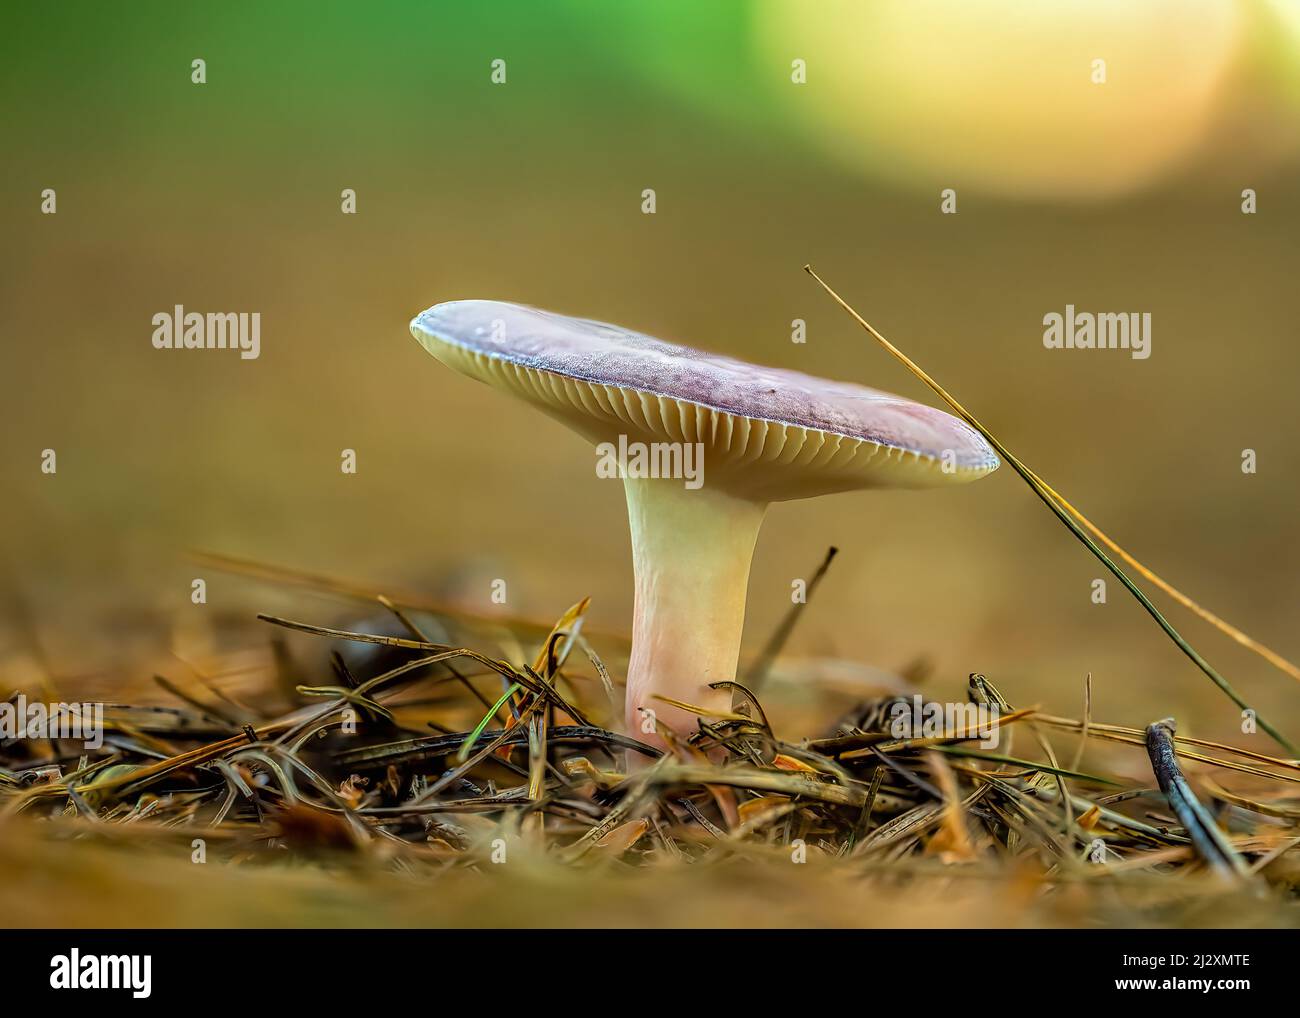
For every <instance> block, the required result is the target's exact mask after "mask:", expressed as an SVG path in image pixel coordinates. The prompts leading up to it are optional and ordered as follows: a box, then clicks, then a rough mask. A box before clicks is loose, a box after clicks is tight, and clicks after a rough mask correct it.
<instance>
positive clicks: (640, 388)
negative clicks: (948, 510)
mask: <svg viewBox="0 0 1300 1018" xmlns="http://www.w3.org/2000/svg"><path fill="white" fill-rule="evenodd" d="M411 334H412V335H413V336H414V337H415V338H416V339H417V340H418V341H419V342H420V344H421V345H422V346H423V347H424V348H425V350H427V351H428V352H429V353H431V354H433V356H435V357H437V358H438V359H439V360H440V361H442V362H443V363H444V364H446V365H448V366H449V367H452V368H455V369H456V370H457V371H459V372H461V373H462V374H466V375H468V376H470V377H471V378H475V379H478V380H479V381H481V382H486V383H487V384H488V385H491V386H493V387H494V388H497V389H502V390H504V391H506V392H509V393H512V394H513V395H515V396H518V397H521V398H523V399H525V400H527V401H528V402H529V403H532V404H533V405H534V406H536V407H538V408H539V409H541V410H542V411H544V412H545V413H547V414H548V415H550V416H551V417H554V418H556V419H557V420H560V421H562V422H563V423H564V424H566V425H568V426H569V427H571V428H572V429H574V430H575V431H577V432H579V433H580V434H582V435H584V436H586V437H587V438H588V439H589V440H591V441H592V442H595V443H597V451H598V454H602V455H603V456H604V457H605V459H606V461H607V460H608V458H609V457H610V455H611V454H614V455H616V456H617V457H618V459H617V462H618V465H619V466H620V467H621V468H622V469H621V470H620V471H618V475H619V476H622V477H623V480H624V487H625V491H626V495H627V507H628V521H629V523H630V526H631V533H632V560H633V566H634V570H635V575H636V600H635V619H634V623H633V627H632V653H631V657H630V659H629V662H628V672H627V699H626V709H627V718H626V720H627V726H628V730H629V732H637V731H640V732H642V733H646V734H653V733H654V732H655V727H654V724H655V723H658V724H662V725H667V726H668V727H670V728H673V729H674V730H676V731H682V730H683V729H684V728H689V727H691V726H693V723H694V719H693V718H692V716H691V714H690V713H689V712H687V711H685V710H683V709H682V708H679V707H676V706H673V705H672V704H669V703H666V702H664V701H663V700H660V699H657V698H661V697H667V698H669V699H671V700H676V701H681V702H684V703H688V704H692V705H695V706H697V707H700V708H703V709H704V710H705V711H711V712H716V711H726V710H727V709H728V708H729V705H730V697H731V694H730V692H728V691H727V690H726V689H725V688H722V689H714V688H711V685H712V684H714V683H718V682H723V681H726V680H732V679H734V678H735V676H736V665H737V662H738V660H739V655H740V637H741V630H742V628H743V626H744V620H745V596H746V589H747V587H748V583H749V568H750V561H751V559H752V557H753V552H754V545H755V542H756V541H757V539H758V531H759V527H760V526H761V525H762V522H763V516H764V514H765V513H766V511H767V507H768V505H769V504H770V503H771V502H776V501H784V500H787V499H796V498H808V497H811V496H814V495H823V494H828V493H831V492H839V491H850V490H855V489H859V488H927V487H937V486H940V485H948V484H960V483H962V482H966V481H972V480H975V479H976V478H979V477H983V476H984V475H985V474H988V473H990V472H992V471H993V470H995V469H997V467H998V459H997V457H996V456H995V455H994V453H993V451H992V449H990V448H989V446H988V444H987V443H986V442H985V441H984V439H983V437H982V436H981V435H980V434H979V433H978V432H976V431H975V430H973V429H972V428H970V427H968V426H967V425H966V424H964V423H963V422H961V421H959V420H957V419H956V418H954V417H951V416H950V415H948V414H946V413H944V412H942V411H940V410H936V409H934V408H933V407H929V406H924V405H922V404H920V403H914V402H912V401H911V400H908V399H904V398H902V397H900V396H893V395H890V394H889V393H885V392H879V391H877V390H875V389H868V388H865V387H863V386H860V385H853V384H850V383H846V382H832V381H826V380H824V379H820V378H814V377H812V376H810V375H804V374H800V373H798V372H794V371H786V370H781V369H776V368H768V367H760V366H757V365H753V364H747V363H745V362H743V361H739V360H734V359H732V358H730V357H723V356H719V355H715V354H711V353H705V352H703V351H700V350H693V349H690V348H689V347H684V346H676V345H674V344H671V343H666V342H663V341H662V340H659V339H655V338H653V337H651V336H645V335H642V334H640V333H636V332H630V331H628V330H626V329H621V328H618V327H617V326H613V325H607V324H605V323H603V322H595V321H587V320H585V319H580V318H569V317H566V316H564V315H558V314H553V313H551V312H547V311H542V310H539V309H536V308H531V307H524V306H521V305H517V304H507V303H502V302H499V301H486V300H460V301H450V302H448V303H445V304H438V305H437V306H435V307H432V308H430V309H429V310H428V311H425V312H424V313H423V314H421V315H419V316H418V317H417V318H416V319H415V320H414V321H412V322H411ZM601 462H602V461H601V460H600V459H598V464H600V463H601ZM656 467H658V468H660V469H655V468H656ZM665 467H667V468H668V469H666V470H665V469H663V468H665ZM673 468H676V470H675V471H674V469H673ZM700 468H702V471H701V470H700ZM693 471H694V472H693ZM674 472H676V473H678V474H680V475H685V476H664V474H665V473H668V474H672V473H674ZM650 710H653V712H654V713H653V714H645V713H643V712H646V711H650Z"/></svg>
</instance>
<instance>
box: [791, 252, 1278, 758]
mask: <svg viewBox="0 0 1300 1018" xmlns="http://www.w3.org/2000/svg"><path fill="white" fill-rule="evenodd" d="M804 271H805V272H807V273H808V274H809V275H810V276H812V278H813V279H815V280H816V281H817V283H818V285H820V286H821V287H822V289H824V290H825V291H826V292H827V293H828V294H829V295H830V296H831V298H832V299H833V300H834V301H835V302H836V303H837V304H839V305H840V307H842V308H843V309H844V310H845V311H846V312H848V314H849V315H850V316H852V318H853V319H854V320H855V321H856V322H857V323H858V324H859V325H861V326H862V328H863V329H865V330H866V331H867V333H868V334H870V335H871V337H872V338H873V339H875V340H876V341H877V342H878V343H879V344H880V345H881V346H883V347H884V348H885V349H886V350H887V351H889V353H890V354H892V355H893V356H894V357H895V358H897V359H898V360H899V361H900V362H901V363H902V364H903V365H905V366H906V367H907V369H908V370H909V371H911V372H912V374H914V375H915V376H916V377H917V378H919V379H920V380H921V381H922V382H924V383H925V384H926V385H928V386H929V387H930V388H931V389H932V390H934V392H935V393H936V394H937V395H938V396H939V398H940V399H942V400H943V401H944V402H945V403H947V404H948V406H949V407H950V408H951V409H952V410H953V411H954V412H955V413H956V414H957V415H958V416H959V417H961V419H962V420H964V421H965V422H966V423H967V424H969V425H970V426H971V427H972V428H974V429H975V430H976V431H978V432H979V433H980V434H981V435H983V436H984V438H985V439H986V440H987V441H988V443H989V444H990V445H991V446H992V447H993V448H994V450H995V451H996V452H997V453H998V455H999V456H1001V457H1002V459H1003V460H1004V461H1005V462H1007V463H1009V464H1010V465H1011V467H1012V468H1013V469H1014V470H1015V471H1016V473H1018V474H1019V475H1020V476H1021V477H1022V478H1023V479H1024V480H1025V482H1026V483H1027V484H1028V485H1029V487H1030V488H1031V489H1032V490H1033V491H1034V493H1035V494H1036V495H1037V496H1038V497H1039V499H1041V500H1042V502H1043V504H1044V505H1046V506H1047V507H1048V509H1050V510H1051V511H1052V513H1053V514H1054V515H1055V516H1056V517H1057V519H1059V520H1060V521H1061V522H1062V523H1064V524H1065V526H1066V527H1067V528H1068V529H1069V530H1070V531H1071V532H1072V533H1073V534H1074V536H1075V537H1077V538H1078V539H1079V541H1080V542H1081V543H1082V544H1083V545H1084V546H1085V547H1086V548H1087V549H1088V550H1089V551H1090V552H1092V554H1093V555H1094V556H1095V557H1096V558H1097V560H1098V561H1100V562H1101V563H1102V565H1104V566H1105V567H1106V568H1107V569H1108V570H1110V572H1111V573H1112V575H1114V576H1115V577H1116V579H1118V580H1119V581H1120V582H1121V583H1122V584H1123V585H1124V587H1125V589H1126V590H1128V592H1129V593H1130V594H1132V595H1133V597H1134V598H1136V599H1137V601H1138V603H1139V604H1141V605H1142V607H1143V608H1144V609H1146V612H1147V614H1148V615H1150V616H1151V618H1152V619H1154V620H1155V622H1156V624H1157V625H1158V626H1160V628H1161V629H1162V630H1164V632H1165V635H1166V636H1168V637H1169V638H1170V639H1171V640H1172V641H1173V642H1174V644H1175V645H1176V646H1177V647H1178V648H1179V650H1181V651H1182V652H1183V653H1184V654H1185V655H1186V656H1187V658H1188V659H1189V660H1191V662H1192V663H1193V664H1195V665H1196V666H1197V667H1198V668H1199V669H1200V670H1201V671H1202V672H1203V673H1204V674H1205V675H1206V677H1208V678H1209V679H1210V681H1211V682H1213V683H1214V684H1215V686H1217V687H1218V688H1219V690H1220V691H1221V692H1222V693H1223V694H1224V695H1225V696H1227V697H1228V698H1229V699H1230V700H1232V702H1233V703H1235V704H1236V705H1237V706H1238V707H1240V708H1241V709H1242V710H1250V711H1252V712H1253V713H1254V715H1255V719H1256V721H1257V722H1258V723H1259V727H1260V728H1262V729H1264V731H1266V732H1267V733H1268V734H1269V735H1270V736H1272V737H1273V739H1274V740H1275V741H1276V742H1277V743H1278V744H1279V745H1280V746H1282V747H1283V748H1285V749H1286V751H1287V752H1288V753H1290V754H1291V755H1292V756H1300V751H1298V750H1297V749H1296V747H1295V746H1294V744H1293V743H1291V742H1290V741H1289V740H1288V739H1287V738H1286V737H1285V736H1283V735H1282V734H1281V732H1279V731H1278V730H1277V729H1276V728H1275V727H1274V726H1273V725H1272V724H1271V723H1269V722H1268V721H1265V720H1264V718H1263V717H1262V716H1261V715H1260V713H1259V712H1258V711H1256V710H1254V708H1252V707H1251V706H1250V704H1248V703H1247V702H1246V701H1245V700H1244V699H1243V698H1242V696H1241V694H1240V693H1238V692H1237V691H1236V689H1234V688H1233V686H1232V684H1231V683H1230V682H1228V680H1227V679H1225V678H1224V677H1223V676H1222V675H1221V674H1219V672H1218V671H1217V670H1216V669H1215V668H1214V667H1213V666H1212V665H1211V664H1210V663H1209V662H1208V661H1206V660H1205V658H1203V657H1202V656H1201V655H1200V653H1199V652H1198V651H1197V650H1196V649H1195V648H1194V647H1193V646H1192V645H1191V644H1190V643H1188V642H1187V640H1185V639H1184V638H1183V636H1182V634H1180V633H1179V632H1178V630H1176V629H1175V628H1174V627H1173V626H1172V625H1171V624H1170V622H1169V621H1168V620H1167V619H1166V618H1165V617H1164V615H1162V614H1161V612H1160V610H1159V609H1158V608H1156V606H1155V605H1154V604H1153V603H1152V602H1151V599H1150V598H1148V597H1147V596H1146V594H1145V593H1143V592H1142V590H1141V589H1140V588H1139V587H1138V586H1137V584H1135V583H1134V582H1133V580H1132V579H1130V577H1129V576H1128V574H1127V573H1125V572H1124V570H1122V569H1121V568H1120V567H1119V566H1118V565H1116V564H1115V563H1114V562H1113V561H1112V560H1111V559H1110V558H1109V556H1107V555H1106V553H1105V552H1104V551H1102V550H1101V548H1099V547H1098V546H1097V544H1096V542H1095V541H1093V539H1092V538H1091V537H1089V536H1088V534H1086V533H1085V532H1084V530H1083V529H1082V527H1081V526H1080V524H1079V522H1078V521H1077V520H1076V519H1075V518H1074V516H1073V514H1072V513H1071V512H1070V511H1069V510H1068V509H1067V508H1066V505H1065V504H1063V502H1062V501H1061V500H1060V499H1059V498H1058V496H1056V495H1055V493H1054V492H1053V491H1052V490H1051V489H1050V488H1048V487H1047V485H1046V484H1044V483H1043V482H1042V481H1041V480H1040V479H1039V477H1038V475H1037V474H1035V473H1034V472H1033V471H1032V470H1030V469H1029V468H1028V467H1026V466H1025V465H1024V464H1023V463H1021V462H1020V460H1019V459H1017V458H1016V457H1015V456H1013V455H1012V454H1011V453H1010V452H1009V451H1008V450H1007V448H1006V446H1004V445H1003V444H1002V443H1001V442H1000V441H999V440H998V439H997V438H996V437H995V436H994V435H993V434H992V432H990V431H989V430H988V428H986V427H985V426H984V425H983V424H981V423H980V422H979V421H978V420H976V418H975V417H974V416H973V415H972V414H971V413H970V412H969V411H968V410H967V409H966V408H965V407H964V406H962V405H961V404H960V403H958V402H957V400H956V399H955V398H954V397H953V396H952V395H950V394H949V393H948V391H947V390H946V389H944V388H943V387H942V386H941V385H939V383H938V382H936V381H935V380H934V379H933V378H931V377H930V375H929V374H927V373H926V372H925V371H924V370H923V369H922V368H921V367H920V366H919V365H918V364H916V362H914V361H913V360H912V359H911V358H910V357H908V356H907V355H906V354H905V353H903V352H902V351H901V350H899V349H898V347H896V346H894V344H893V343H891V342H889V340H887V339H886V338H885V337H884V336H882V335H881V334H880V333H879V332H877V331H876V329H875V328H874V327H872V325H871V324H870V323H869V322H868V321H867V320H866V319H865V318H863V317H862V316H861V315H860V314H858V313H857V311H855V310H854V309H853V308H852V307H851V306H850V305H849V304H848V303H847V302H846V301H845V300H844V298H842V297H841V296H840V295H839V294H838V293H836V292H835V291H834V290H833V289H832V288H831V287H830V286H829V284H827V283H826V282H825V281H824V280H823V279H822V278H821V277H820V276H819V275H817V273H816V272H814V271H813V269H812V267H811V266H809V265H805V266H804Z"/></svg>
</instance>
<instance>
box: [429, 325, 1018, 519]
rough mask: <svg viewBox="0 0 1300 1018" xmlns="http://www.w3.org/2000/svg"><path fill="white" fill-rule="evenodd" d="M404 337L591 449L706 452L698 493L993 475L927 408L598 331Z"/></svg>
mask: <svg viewBox="0 0 1300 1018" xmlns="http://www.w3.org/2000/svg"><path fill="white" fill-rule="evenodd" d="M411 334H412V335H413V336H414V337H415V338H416V339H417V340H418V341H419V342H420V345H421V346H423V347H424V348H425V350H427V351H428V352H429V353H431V354H433V356H435V357H437V358H438V359H439V360H440V361H442V362H443V363H444V364H446V365H448V366H449V367H452V368H455V369H456V370H457V371H459V372H461V373H462V374H465V375H469V376H470V377H471V378H476V379H478V380H479V381H481V382H486V383H487V384H489V385H491V386H493V387H494V388H497V389H502V390H504V391H507V392H511V393H513V394H514V395H516V396H519V397H521V398H523V399H525V400H527V401H528V402H530V403H532V404H534V405H535V406H537V407H538V408H540V409H541V410H543V411H545V412H546V413H547V414H549V415H550V416H552V417H555V418H557V419H559V420H561V421H563V422H564V423H565V424H568V425H569V426H570V427H572V428H573V429H575V430H576V431H578V432H580V433H581V434H583V435H585V436H586V437H587V438H589V439H590V440H591V441H593V442H617V441H618V437H619V436H620V435H626V436H627V440H628V441H629V442H633V441H639V442H645V443H653V442H692V443H694V442H699V443H702V445H703V450H704V462H705V464H706V467H705V474H704V478H705V484H706V485H708V486H710V487H712V486H715V485H716V486H720V487H721V488H723V490H727V491H729V492H730V493H732V494H735V495H739V496H743V497H752V498H766V499H770V500H773V501H779V500H783V499H790V498H802V497H807V496H810V495H816V494H824V493H828V492H833V491H850V490H854V489H858V488H929V487H939V486H943V485H949V484H960V483H963V482H966V481H972V480H975V479H977V478H980V477H983V476H984V475H985V474H988V473H991V472H992V471H994V470H996V469H997V467H998V458H997V456H996V455H995V454H994V452H993V450H992V449H991V448H990V447H989V445H988V443H987V442H986V441H985V440H984V438H983V436H982V435H980V434H979V432H977V431H976V430H975V429H973V428H971V427H969V426H968V425H967V424H965V423H964V422H963V421H960V420H958V419H957V418H955V417H953V416H951V415H950V414H946V413H944V412H943V411H942V410H937V409H935V408H934V407H929V406H925V405H924V404H921V403H915V402H913V401H912V400H909V399H904V398H903V397H901V396H894V395H891V394H890V393H887V392H880V391H879V390H876V389H869V388H867V387H865V386H861V385H854V384H852V383H850V382H834V381H827V380H826V379H822V378H816V377H814V376H812V375H805V374H802V373H800V372H797V371H787V370H784V369H781V368H770V367H763V366H760V365H756V364H748V363H746V362H744V361H741V360H736V359H734V358H731V357H724V356H721V355H719V354H712V353H707V352H704V351H701V350H693V349H691V348H690V347H685V346H678V345H676V344H674V343H667V342H664V341H663V340H660V339H655V338H654V337H653V336H646V335H642V334H641V333H639V332H632V331H630V330H628V329H623V328H620V327H618V326H615V325H608V324H606V323H604V322H595V321H589V320H587V319H582V318H570V317H568V316H566V315H560V314H555V313H553V312H549V311H542V310H540V309H538V308H532V307H526V306H524V305H520V304H509V303H504V302H501V301H490V300H457V301H448V302H447V303H445V304H438V305H435V306H434V307H431V308H429V310H427V311H425V312H423V313H422V314H420V315H419V316H418V317H417V318H415V319H414V320H413V321H412V322H411Z"/></svg>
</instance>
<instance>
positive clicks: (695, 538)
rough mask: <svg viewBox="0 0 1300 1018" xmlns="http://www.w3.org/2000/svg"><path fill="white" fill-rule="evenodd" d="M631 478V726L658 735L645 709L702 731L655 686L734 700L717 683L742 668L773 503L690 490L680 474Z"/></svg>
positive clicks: (688, 698)
mask: <svg viewBox="0 0 1300 1018" xmlns="http://www.w3.org/2000/svg"><path fill="white" fill-rule="evenodd" d="M623 483H624V487H625V489H626V491H627V510H628V521H629V523H630V525H631V531H632V562H633V567H634V569H635V572H636V607H635V613H636V614H635V620H634V622H633V626H632V656H631V659H630V661H629V662H628V672H627V727H628V732H629V733H630V734H631V735H633V736H634V737H636V738H640V739H643V740H644V741H647V742H657V741H658V740H656V739H655V738H654V736H653V734H652V733H653V731H654V728H653V726H652V725H647V724H645V721H646V716H645V715H643V713H642V710H641V709H642V708H647V709H649V710H653V711H654V717H655V719H656V720H657V721H658V723H659V724H660V725H662V726H666V727H668V728H671V729H673V730H674V731H675V732H678V733H680V734H683V735H686V734H689V733H690V732H692V731H694V729H695V725H696V715H693V714H691V713H689V712H687V711H683V710H681V709H679V708H676V707H673V706H671V705H670V704H666V703H664V702H663V701H661V700H656V699H655V696H656V695H658V696H668V697H671V698H673V699H675V700H681V701H684V702H686V703H690V704H694V705H696V706H699V707H704V708H708V709H711V710H723V711H725V710H729V709H730V706H731V694H730V692H728V691H725V690H724V691H719V690H713V689H709V683H711V682H719V681H723V680H729V679H734V678H735V677H736V664H737V662H738V660H739V657H740V636H741V631H742V630H743V628H744V625H745V594H746V589H747V587H748V586H749V566H750V562H751V560H752V558H753V554H754V544H755V542H756V541H757V540H758V531H759V528H760V527H761V526H762V524H763V516H764V514H765V513H766V511H767V503H765V502H753V501H749V500H745V499H740V498H736V497H734V496H731V495H727V494H725V493H724V492H721V491H717V490H712V489H710V488H708V487H707V486H706V487H701V488H697V489H690V488H687V487H685V486H684V484H683V483H682V481H681V480H670V479H666V478H665V479H650V478H630V477H629V478H625V480H624V482H623ZM647 728H648V729H649V731H647V730H646V729H647Z"/></svg>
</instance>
